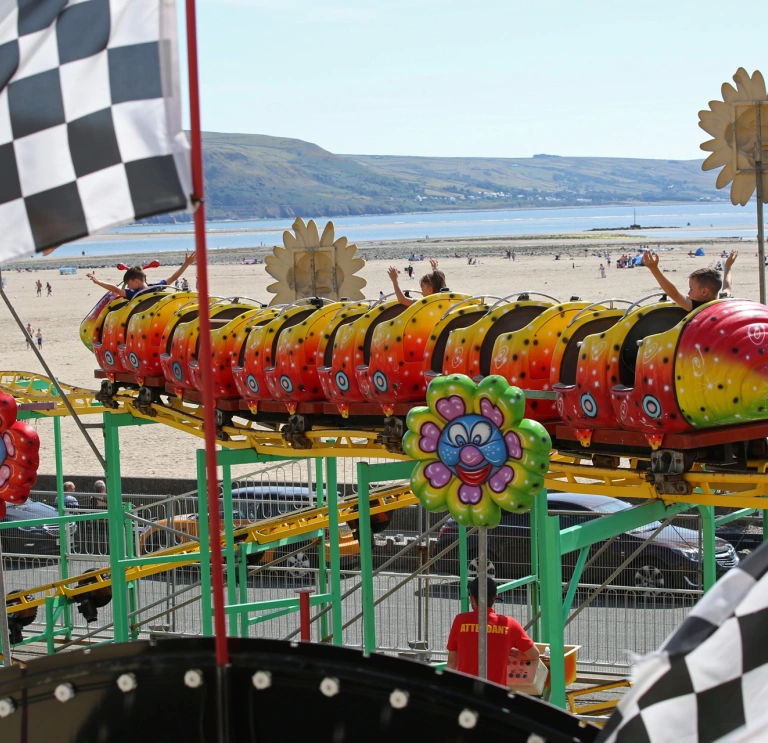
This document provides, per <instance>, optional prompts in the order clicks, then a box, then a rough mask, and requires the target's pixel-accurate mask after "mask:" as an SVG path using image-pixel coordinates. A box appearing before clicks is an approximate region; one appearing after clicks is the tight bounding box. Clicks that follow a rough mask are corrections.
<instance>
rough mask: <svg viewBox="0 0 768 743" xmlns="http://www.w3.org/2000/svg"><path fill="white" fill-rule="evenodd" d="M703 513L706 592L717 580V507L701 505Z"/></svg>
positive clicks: (702, 531) (702, 538) (702, 530)
mask: <svg viewBox="0 0 768 743" xmlns="http://www.w3.org/2000/svg"><path fill="white" fill-rule="evenodd" d="M699 513H700V514H701V541H702V547H703V552H704V554H703V555H702V558H703V560H704V586H703V587H704V592H705V593H706V592H707V591H708V590H709V589H710V588H712V586H714V585H715V581H716V580H717V569H716V567H715V508H714V506H699Z"/></svg>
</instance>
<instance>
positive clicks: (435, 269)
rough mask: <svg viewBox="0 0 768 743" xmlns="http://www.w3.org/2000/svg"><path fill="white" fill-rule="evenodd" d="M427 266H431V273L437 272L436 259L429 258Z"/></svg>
mask: <svg viewBox="0 0 768 743" xmlns="http://www.w3.org/2000/svg"><path fill="white" fill-rule="evenodd" d="M429 265H430V266H432V270H433V271H437V259H436V258H430V259H429Z"/></svg>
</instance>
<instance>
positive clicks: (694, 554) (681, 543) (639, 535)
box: [0, 459, 762, 673]
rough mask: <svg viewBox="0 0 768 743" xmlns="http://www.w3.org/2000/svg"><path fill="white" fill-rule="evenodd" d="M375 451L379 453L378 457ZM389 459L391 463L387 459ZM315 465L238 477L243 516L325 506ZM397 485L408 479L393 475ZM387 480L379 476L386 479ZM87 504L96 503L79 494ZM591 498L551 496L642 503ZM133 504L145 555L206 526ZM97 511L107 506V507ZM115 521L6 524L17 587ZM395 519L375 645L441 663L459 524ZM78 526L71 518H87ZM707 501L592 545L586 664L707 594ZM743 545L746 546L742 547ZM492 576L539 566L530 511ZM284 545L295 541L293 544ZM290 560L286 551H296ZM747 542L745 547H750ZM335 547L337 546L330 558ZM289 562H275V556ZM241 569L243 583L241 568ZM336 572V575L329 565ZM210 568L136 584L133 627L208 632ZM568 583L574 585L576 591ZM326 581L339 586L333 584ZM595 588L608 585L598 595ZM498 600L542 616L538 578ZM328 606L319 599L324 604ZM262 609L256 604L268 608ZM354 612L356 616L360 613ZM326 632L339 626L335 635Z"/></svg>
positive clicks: (84, 555)
mask: <svg viewBox="0 0 768 743" xmlns="http://www.w3.org/2000/svg"><path fill="white" fill-rule="evenodd" d="M367 461H371V462H375V461H376V460H367ZM381 461H384V460H381ZM356 464H357V460H351V459H350V460H346V459H341V460H339V462H338V465H339V469H338V473H339V478H338V482H339V494H340V496H342V497H343V496H345V495H348V494H351V493H354V492H355V491H356ZM314 472H315V470H314V463H313V462H308V461H296V462H285V463H280V464H279V465H268V466H265V467H263V468H261V469H260V470H259V471H258V472H255V473H253V474H251V475H250V476H248V477H241V478H240V479H238V480H237V481H235V482H233V509H234V510H233V516H234V522H235V525H236V526H241V525H244V524H245V523H250V522H253V521H258V520H261V519H264V518H270V517H272V516H275V515H278V514H283V513H290V512H292V511H295V510H297V509H300V508H307V507H310V506H313V505H314V504H315V503H316V500H317V483H316V482H315V478H314ZM387 484H398V483H394V482H393V483H387ZM384 485H386V484H379V485H377V487H382V486H384ZM35 497H37V498H38V499H39V500H40V501H41V502H48V503H50V502H52V501H53V494H51V493H38V494H36V496H35ZM79 499H80V504H81V506H82V507H83V508H81V509H72V510H71V511H68V513H78V512H82V510H84V509H85V508H86V507H88V506H92V505H94V504H93V503H92V502H90V501H88V500H85V499H84V498H82V497H81V498H79ZM589 499H590V496H586V497H584V498H581V499H579V498H575V497H570V498H569V497H566V496H564V495H563V494H556V493H553V494H550V496H549V510H550V513H551V514H553V515H554V514H556V515H559V517H560V523H561V528H563V529H565V528H570V527H573V526H577V525H579V524H584V523H587V522H589V521H593V520H595V519H600V518H605V517H606V516H608V515H609V514H611V513H615V512H617V511H619V510H622V509H623V508H625V507H631V506H630V504H623V502H622V501H618V500H616V499H599V500H598V501H595V500H592V501H590V500H589ZM124 500H125V502H126V503H128V502H130V503H131V504H132V508H131V514H132V515H133V517H134V518H133V519H131V521H130V523H131V527H130V529H129V530H128V534H127V536H128V539H129V541H130V543H131V544H132V546H133V554H135V555H144V554H148V553H150V552H152V551H154V550H157V549H160V548H165V547H170V546H173V545H175V544H178V543H180V542H182V541H188V540H192V539H195V538H196V537H197V535H198V526H197V525H198V510H197V509H198V501H197V496H196V494H194V493H189V494H185V495H181V496H173V497H168V496H165V495H162V494H159V495H141V496H134V495H130V496H125V497H124ZM95 512H99V511H98V509H96V511H95ZM104 516H105V518H103V519H96V520H94V521H86V522H80V523H79V524H76V525H75V524H72V525H70V526H69V527H68V528H67V529H58V528H57V529H53V528H47V529H46V528H42V527H41V528H40V529H38V530H37V531H36V532H35V533H32V532H31V531H30V532H24V531H22V530H18V529H17V530H14V529H3V530H0V538H2V539H3V550H4V555H5V557H4V565H5V568H6V583H7V590H8V591H9V592H10V591H16V590H24V589H25V588H29V587H31V586H39V585H43V584H47V583H51V582H53V581H56V580H58V579H59V578H60V577H61V572H60V560H59V557H58V555H59V545H58V542H57V540H62V539H63V540H65V542H66V553H67V567H68V572H69V575H79V574H83V573H86V572H87V571H88V570H93V569H99V568H104V567H107V566H108V565H109V539H108V527H107V522H106V513H104ZM388 516H389V521H388V523H387V524H386V528H385V529H384V530H383V531H381V532H379V533H376V534H374V535H373V540H374V541H373V567H374V570H377V569H379V568H381V566H382V565H384V564H385V563H386V562H387V561H390V560H391V559H392V558H393V556H394V555H396V554H397V553H398V552H399V551H401V550H403V549H404V548H405V547H408V546H410V549H408V550H407V552H405V554H403V555H400V556H398V557H397V559H395V560H394V561H392V562H391V563H390V564H388V565H387V568H386V571H383V572H380V573H379V574H378V575H376V576H375V577H374V598H375V600H376V601H377V602H378V603H377V605H376V609H375V618H376V645H377V649H378V650H379V651H380V652H387V653H401V652H408V651H410V650H411V648H412V646H413V645H419V646H422V647H426V648H428V649H429V651H431V657H432V659H433V660H440V659H444V658H445V655H446V653H445V643H446V640H447V637H448V632H449V629H450V626H451V623H452V621H453V618H454V617H455V615H456V614H457V613H458V612H459V611H460V601H459V578H458V575H459V573H460V568H461V566H460V565H459V558H458V536H459V532H458V527H457V526H456V524H455V522H453V521H452V520H448V521H447V522H446V523H445V524H444V525H443V526H442V528H439V529H437V530H435V531H434V532H433V533H432V534H431V535H430V536H429V537H426V538H424V537H423V536H422V535H423V533H424V532H426V531H427V530H428V529H430V528H431V527H432V526H434V525H435V524H437V522H438V521H439V520H441V519H442V518H443V514H432V513H428V512H425V511H424V510H423V509H421V508H420V507H418V506H410V507H407V508H403V509H399V510H395V511H392V512H390V513H389V514H388ZM75 526H76V528H72V527H75ZM760 526H761V522H759V521H757V520H755V521H754V523H753V524H752V525H751V526H749V525H748V526H747V527H745V526H744V524H743V523H742V524H739V527H738V528H736V527H735V526H733V525H728V529H719V530H718V537H717V539H716V544H715V561H716V566H717V574H718V576H719V575H721V574H723V573H724V572H725V571H727V570H729V569H731V568H732V567H733V566H734V565H736V564H738V562H739V559H740V557H743V555H744V554H746V551H747V550H749V549H751V548H754V547H755V546H756V545H757V544H759V543H760V541H761V540H762V533H761V532H762V529H761V528H760ZM342 529H343V530H344V534H345V538H346V540H347V541H346V545H347V547H348V548H349V549H348V551H347V552H346V553H345V552H343V557H344V561H343V563H342V568H343V569H344V570H345V571H346V572H344V573H343V574H342V593H346V592H347V591H349V590H350V589H351V588H353V587H355V586H358V585H359V583H360V575H359V573H358V572H355V571H356V570H357V569H358V564H359V563H358V560H357V556H358V555H359V546H357V543H356V541H355V539H354V538H353V536H356V535H352V534H351V531H350V529H349V527H347V526H343V527H342ZM702 533H703V532H702V521H701V517H700V516H699V514H698V513H697V512H693V513H690V514H683V515H679V516H677V517H675V519H673V520H672V521H671V522H670V523H658V522H657V523H653V524H649V525H646V526H644V527H642V528H639V529H636V530H632V531H627V532H625V533H623V534H620V535H618V536H617V537H615V538H613V539H611V540H608V539H606V540H603V541H601V542H598V543H597V544H595V545H593V546H592V547H591V548H590V550H589V554H588V557H587V564H586V567H585V569H584V572H583V574H582V576H581V580H580V585H579V587H578V590H577V591H576V593H575V596H574V600H573V604H572V607H571V613H570V617H569V621H568V624H567V626H566V633H565V642H566V643H567V644H575V645H580V646H581V650H580V651H579V656H578V658H579V667H580V669H582V670H586V671H603V672H606V671H610V672H613V673H625V672H628V671H629V670H630V668H631V666H632V663H633V659H634V657H635V656H637V655H642V654H645V653H647V652H650V651H651V650H653V649H655V648H657V647H658V646H659V645H660V644H661V642H662V641H663V640H664V638H665V637H667V636H668V635H669V633H670V632H671V631H672V630H673V629H675V628H676V627H677V626H679V624H680V623H681V622H682V620H683V619H684V618H685V616H687V614H688V613H689V612H690V610H691V609H692V608H693V606H694V605H695V603H696V602H697V601H698V599H699V597H700V596H701V593H702V590H701V589H702V585H703V559H702V557H703V537H702ZM734 544H735V545H736V546H734ZM467 546H468V564H467V572H468V575H469V576H470V577H472V576H474V575H475V574H476V573H477V569H478V565H477V542H476V537H475V536H469V537H468V545H467ZM488 548H489V565H488V570H489V574H491V575H493V576H494V577H495V578H496V579H497V580H498V581H500V582H504V581H507V580H512V579H516V578H520V577H523V576H525V575H528V574H529V573H530V571H531V561H530V554H531V530H530V517H529V516H528V515H527V514H510V513H504V515H503V518H502V522H501V524H500V525H499V527H497V528H496V529H492V530H489V538H488ZM281 550H282V551H281ZM297 550H298V552H299V554H298V555H294V556H292V557H290V558H288V559H282V560H281V559H280V557H281V555H284V554H285V553H288V552H292V551H293V552H296V551H297ZM315 550H316V547H314V546H312V545H310V543H309V542H307V543H306V544H305V545H304V546H302V544H298V545H296V544H293V545H290V546H288V547H285V548H280V549H278V550H271V551H268V552H267V553H265V554H264V555H262V557H263V560H262V563H261V569H258V570H256V572H253V566H252V568H251V574H250V575H249V577H248V579H247V582H246V586H245V587H241V586H239V585H237V586H235V592H236V596H237V597H242V599H243V600H244V601H246V602H256V601H265V600H273V599H285V598H295V597H296V589H297V588H301V587H306V586H308V585H315V586H317V579H318V576H317V569H316V566H317V564H318V560H317V555H316V553H315ZM443 550H446V554H445V555H444V556H443V557H441V558H440V559H438V560H437V561H436V563H435V564H433V565H432V566H430V567H429V568H428V569H427V570H426V571H425V572H424V573H422V574H419V575H417V576H416V577H414V578H413V579H412V580H410V581H408V582H405V583H404V584H403V585H400V584H401V583H403V581H404V580H405V579H406V578H407V577H408V576H409V575H410V574H412V573H415V572H417V571H418V570H419V569H420V568H422V567H423V566H424V565H425V563H427V561H428V560H429V559H430V557H432V556H434V555H436V554H437V553H439V552H440V551H443ZM740 552H741V554H739V553H740ZM326 556H327V555H326ZM577 557H578V555H577V553H570V554H567V555H564V556H563V578H564V581H568V580H569V579H570V577H571V576H572V575H573V572H574V569H575V565H576V559H577ZM270 561H276V562H274V564H272V565H269V566H267V567H263V565H264V563H266V562H270ZM228 579H230V580H232V577H231V576H228ZM328 580H330V576H328ZM199 582H200V570H199V567H197V566H191V567H180V568H176V569H173V570H170V571H167V572H164V573H161V574H158V575H155V576H152V577H150V578H144V579H142V580H140V581H137V582H135V583H132V584H129V585H130V588H129V591H130V593H129V609H130V611H131V612H132V616H131V624H132V625H134V626H135V627H136V629H135V633H136V636H140V637H147V636H152V635H163V634H169V635H195V634H200V633H201V632H202V631H203V624H202V616H203V612H202V608H201V602H200V585H199ZM566 588H567V583H566V584H564V586H563V593H564V594H565V590H566ZM326 590H327V589H326ZM595 594H597V595H596V596H595ZM496 609H497V611H499V612H501V613H505V614H511V615H513V616H515V617H516V618H517V619H518V621H520V622H521V623H522V624H523V625H525V624H527V623H528V622H530V621H531V620H532V619H533V614H532V610H531V589H530V587H529V586H526V587H524V588H522V589H517V590H515V591H513V592H508V593H506V594H504V595H503V596H501V597H500V598H499V602H498V603H497V606H496ZM70 611H71V615H72V623H73V627H74V631H75V635H81V636H82V635H84V634H86V633H88V632H94V631H95V630H97V629H98V628H99V627H101V628H102V630H101V631H99V632H96V634H95V636H94V637H93V638H91V640H92V641H99V640H103V639H107V638H109V637H111V629H110V624H111V622H112V605H111V604H108V605H107V606H105V607H103V608H102V609H99V613H98V619H97V621H96V622H95V623H92V624H88V623H87V622H86V619H85V617H84V616H83V615H82V614H81V613H80V612H78V611H77V606H76V605H73V606H71V607H70ZM320 611H321V609H319V608H315V609H313V613H314V614H315V615H317V614H318V613H319V612H320ZM361 612H362V597H361V591H360V590H356V591H354V592H351V593H350V595H348V596H347V597H346V598H345V599H344V602H343V605H342V622H343V623H344V624H345V625H348V626H346V627H345V629H344V631H343V641H344V644H345V645H348V646H352V647H361V646H362V643H363V638H362V621H361V620H360V619H359V618H358V619H356V620H355V618H356V617H358V615H359V614H360V613H361ZM256 616H257V613H253V614H251V617H252V618H253V617H256ZM44 618H45V615H44V612H43V611H39V612H38V617H37V619H36V621H35V623H34V624H33V625H32V626H31V627H30V628H29V630H28V631H27V633H28V634H29V633H31V632H34V631H40V630H42V629H43V627H44ZM353 620H354V621H353ZM298 622H299V618H298V613H285V614H283V615H282V616H279V617H277V618H274V619H269V620H268V621H263V622H259V623H255V624H251V625H250V626H249V627H248V628H247V634H248V635H249V636H253V637H270V638H287V637H290V636H294V635H295V634H296V633H297V632H298V629H299V624H298ZM330 627H331V617H330V613H329V614H327V615H326V619H325V620H324V621H323V622H321V621H319V620H318V621H316V622H314V624H313V639H315V640H320V639H323V637H322V635H323V634H324V633H323V632H321V629H324V630H325V632H329V631H330ZM230 632H231V634H238V633H239V632H240V624H239V618H237V617H236V618H235V619H233V620H232V621H231V622H230ZM326 639H327V636H326Z"/></svg>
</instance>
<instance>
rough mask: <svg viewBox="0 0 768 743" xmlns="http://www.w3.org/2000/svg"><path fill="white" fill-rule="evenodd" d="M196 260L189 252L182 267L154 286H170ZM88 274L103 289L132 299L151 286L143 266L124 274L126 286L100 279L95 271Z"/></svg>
mask: <svg viewBox="0 0 768 743" xmlns="http://www.w3.org/2000/svg"><path fill="white" fill-rule="evenodd" d="M194 262H195V254H194V253H187V254H186V256H185V257H184V263H182V264H181V268H179V269H178V270H176V271H174V272H173V273H172V274H171V275H170V276H169V277H168V278H167V279H163V280H161V281H158V282H156V283H154V284H152V286H169V285H171V284H173V282H174V281H176V279H178V278H179V276H181V274H183V273H184V271H186V270H187V269H188V268H189V267H190V266H191V265H192V264H193V263H194ZM86 276H87V277H88V278H89V279H90V280H91V281H92V282H93V283H94V284H96V285H97V286H100V287H101V288H102V289H106V290H107V291H108V292H112V293H113V294H117V295H118V296H120V297H125V298H126V299H132V298H133V297H134V296H135V295H136V294H137V293H138V292H140V291H142V289H147V288H148V287H149V285H148V284H147V275H146V274H145V273H144V269H143V268H141V266H134V267H133V268H129V269H128V270H127V271H126V272H125V273H124V274H123V284H124V285H125V286H124V287H120V286H115V284H109V283H107V282H106V281H99V279H97V278H96V274H95V273H94V272H91V273H89V274H86Z"/></svg>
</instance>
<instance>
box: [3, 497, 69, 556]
mask: <svg viewBox="0 0 768 743" xmlns="http://www.w3.org/2000/svg"><path fill="white" fill-rule="evenodd" d="M58 515H59V512H58V511H57V510H56V509H55V508H52V507H51V506H48V505H46V504H45V503H40V502H39V501H36V500H33V499H32V498H28V499H27V502H26V503H22V504H15V503H6V508H5V518H4V519H3V520H2V523H4V524H5V523H12V522H14V521H28V520H30V519H46V518H55V517H57V516H58ZM67 526H68V531H69V536H70V540H72V539H74V537H75V535H76V534H77V524H68V525H67ZM60 538H61V529H60V527H59V525H58V524H57V523H53V524H45V523H43V524H40V525H39V526H17V527H8V528H3V529H1V530H0V539H2V545H3V554H8V555H14V554H17V555H58V554H59V544H60Z"/></svg>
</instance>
